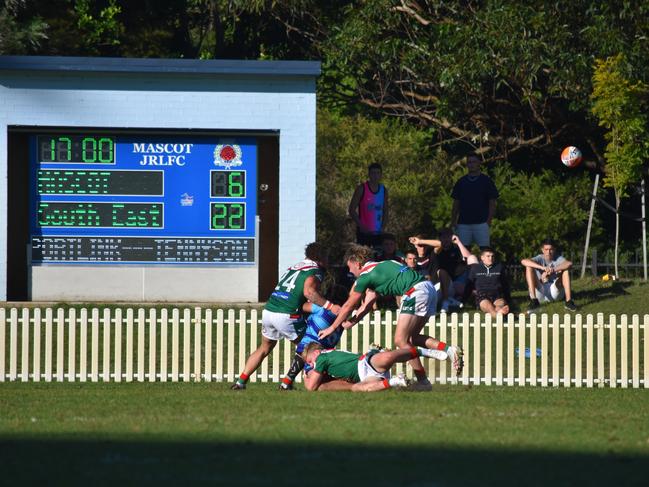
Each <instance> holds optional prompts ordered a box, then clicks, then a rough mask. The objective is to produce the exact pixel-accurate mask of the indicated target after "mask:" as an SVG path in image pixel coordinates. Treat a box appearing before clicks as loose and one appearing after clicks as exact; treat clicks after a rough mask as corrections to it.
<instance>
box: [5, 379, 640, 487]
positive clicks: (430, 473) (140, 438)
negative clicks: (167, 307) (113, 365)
mask: <svg viewBox="0 0 649 487" xmlns="http://www.w3.org/2000/svg"><path fill="white" fill-rule="evenodd" d="M0 465H2V473H1V474H0V479H1V480H0V483H2V484H3V485H30V484H40V485H54V484H58V485H73V484H74V485H91V484H94V485H115V484H125V485H133V484H140V485H141V484H164V485H172V484H174V485H178V484H184V485H194V484H209V485H224V486H230V485H295V486H298V485H299V486H312V485H338V486H344V485H376V486H378V485H380V486H460V485H476V486H477V485H498V486H501V485H539V486H546V485H551V486H564V485H565V486H572V485H589V486H590V485H606V486H611V485H613V486H619V485H638V486H640V485H642V486H644V485H647V471H648V469H649V391H647V390H620V389H617V390H612V389H540V388H504V387H474V388H465V387H460V386H436V387H435V389H434V391H433V392H426V393H414V392H404V391H387V392H385V393H376V394H351V393H313V394H310V393H306V392H304V391H295V392H291V393H280V392H278V391H277V390H276V389H275V387H274V386H272V385H269V384H253V385H251V386H250V388H249V389H248V390H247V391H244V392H233V391H230V390H228V388H227V385H226V384H160V383H158V384H155V383H154V384H146V383H145V384H43V383H40V384H33V383H29V384H21V383H4V384H0Z"/></svg>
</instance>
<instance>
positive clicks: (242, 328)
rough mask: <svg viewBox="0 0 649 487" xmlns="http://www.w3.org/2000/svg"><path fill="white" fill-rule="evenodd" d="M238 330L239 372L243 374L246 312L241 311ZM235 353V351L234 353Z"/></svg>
mask: <svg viewBox="0 0 649 487" xmlns="http://www.w3.org/2000/svg"><path fill="white" fill-rule="evenodd" d="M238 328H239V360H238V364H239V370H241V371H242V372H243V367H244V364H245V363H246V351H247V350H246V315H245V310H242V309H240V310H239V321H238ZM282 341H283V342H286V341H288V340H282ZM280 347H281V345H280V346H279V347H278V346H276V347H275V348H276V349H279V348H280ZM233 353H234V351H233ZM256 373H257V371H255V372H253V373H252V374H251V375H255V374H256ZM281 373H282V371H281V370H280V371H279V374H281ZM276 377H277V378H276V380H279V378H280V376H279V375H277V376H276Z"/></svg>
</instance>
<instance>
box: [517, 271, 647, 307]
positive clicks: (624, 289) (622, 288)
mask: <svg viewBox="0 0 649 487" xmlns="http://www.w3.org/2000/svg"><path fill="white" fill-rule="evenodd" d="M572 295H573V299H574V301H575V303H576V304H577V307H578V310H577V312H578V313H581V314H583V315H586V314H597V313H604V314H605V315H609V314H615V315H622V314H626V315H633V314H638V315H641V316H642V315H644V314H649V300H647V296H649V283H648V282H645V281H644V280H642V279H624V280H619V281H608V282H604V281H602V280H601V279H596V278H593V277H586V278H584V279H576V280H575V281H574V282H573V292H572ZM512 297H513V301H514V306H515V308H516V311H517V312H524V311H525V309H526V308H527V303H528V302H529V299H530V298H529V295H528V293H527V289H521V286H517V287H516V288H515V291H514V292H512ZM538 312H539V313H548V314H552V313H558V314H564V313H569V311H566V310H565V309H564V308H563V302H558V303H548V304H544V305H542V306H541V309H540V310H539V311H538Z"/></svg>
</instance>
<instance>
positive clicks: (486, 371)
mask: <svg viewBox="0 0 649 487" xmlns="http://www.w3.org/2000/svg"><path fill="white" fill-rule="evenodd" d="M498 316H499V317H500V319H502V315H498ZM485 318H486V321H485V325H484V365H483V368H482V375H483V376H484V383H485V385H488V386H490V385H491V375H492V372H491V369H492V368H491V329H492V328H493V319H492V318H491V315H485Z"/></svg>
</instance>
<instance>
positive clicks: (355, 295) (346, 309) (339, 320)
mask: <svg viewBox="0 0 649 487" xmlns="http://www.w3.org/2000/svg"><path fill="white" fill-rule="evenodd" d="M362 297H363V293H359V292H357V291H355V290H354V289H352V290H351V292H350V293H349V298H347V301H345V304H343V305H342V306H341V308H340V312H339V313H338V316H336V320H335V321H334V322H333V323H332V324H331V326H329V327H328V328H325V329H324V330H320V332H319V333H318V338H320V339H321V340H322V339H323V338H326V337H328V336H329V335H331V334H332V333H333V332H335V331H336V329H337V328H338V327H339V326H340V325H342V324H343V322H344V321H345V320H346V319H347V317H348V316H349V315H350V314H351V312H352V311H354V310H355V309H356V307H357V306H358V303H359V302H360V301H361V299H362Z"/></svg>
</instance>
